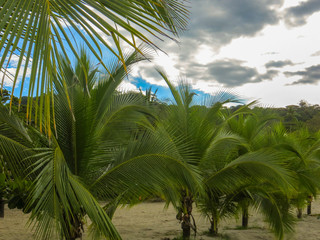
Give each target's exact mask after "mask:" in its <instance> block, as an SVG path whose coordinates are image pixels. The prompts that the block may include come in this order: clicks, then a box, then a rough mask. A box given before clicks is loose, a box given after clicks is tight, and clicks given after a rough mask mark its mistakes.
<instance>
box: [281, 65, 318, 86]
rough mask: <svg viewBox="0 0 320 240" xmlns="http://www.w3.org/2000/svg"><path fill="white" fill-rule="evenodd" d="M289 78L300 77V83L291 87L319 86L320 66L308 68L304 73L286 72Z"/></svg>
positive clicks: (294, 83) (296, 82) (297, 82)
mask: <svg viewBox="0 0 320 240" xmlns="http://www.w3.org/2000/svg"><path fill="white" fill-rule="evenodd" d="M284 74H285V75H286V76H287V77H292V76H300V77H301V78H300V79H299V80H298V81H295V82H293V83H291V84H289V85H297V84H317V83H318V82H319V81H320V64H319V65H314V66H311V67H308V68H306V69H305V70H302V71H295V72H284Z"/></svg>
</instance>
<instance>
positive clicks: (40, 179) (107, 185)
mask: <svg viewBox="0 0 320 240" xmlns="http://www.w3.org/2000/svg"><path fill="white" fill-rule="evenodd" d="M125 59H126V66H127V67H126V68H127V69H125V67H124V65H122V64H119V62H118V60H117V59H116V60H115V61H114V63H113V64H112V65H111V67H110V68H109V69H110V70H111V73H112V76H111V75H107V76H106V77H105V78H104V79H100V80H97V79H96V72H97V70H96V69H92V68H90V66H91V65H90V62H89V61H88V60H87V57H86V55H85V54H84V53H82V54H81V56H80V58H79V61H78V63H77V64H76V66H75V67H74V68H73V67H71V66H70V64H69V63H68V62H67V60H65V59H61V67H62V68H61V71H60V72H59V73H58V74H57V75H54V76H53V81H54V87H55V94H54V97H53V99H54V101H55V106H54V112H53V114H54V116H55V117H54V118H52V121H51V124H50V126H48V125H46V124H45V122H43V124H40V126H42V127H43V128H49V127H50V128H51V129H52V131H53V132H54V133H55V134H53V135H52V136H51V137H50V138H49V137H46V136H45V135H43V134H41V133H40V132H39V129H37V128H34V127H31V126H29V127H28V128H26V127H25V126H24V125H23V124H22V123H21V121H19V119H17V118H16V117H15V116H14V115H11V116H10V115H9V113H8V111H6V109H1V111H0V120H1V125H0V126H3V128H4V129H5V130H6V131H1V134H0V155H2V156H3V159H4V161H5V162H6V164H7V165H8V167H9V168H10V170H11V171H12V172H13V173H15V174H16V175H19V176H25V177H26V178H28V179H30V180H31V181H33V186H32V189H31V192H30V196H29V199H28V200H29V203H28V208H29V209H30V210H32V213H31V220H32V221H33V222H34V223H35V226H36V227H35V236H36V237H37V238H38V239H52V238H53V236H54V234H57V236H56V237H60V238H65V239H70V240H71V239H76V238H78V237H80V236H81V234H82V231H83V228H82V226H83V218H84V216H86V215H87V216H88V217H89V218H90V219H91V221H92V228H91V229H92V232H93V233H94V235H93V236H99V235H102V236H104V237H106V238H108V239H121V237H120V236H119V234H118V232H117V231H116V229H115V228H114V226H113V225H112V223H111V220H110V217H109V216H108V215H107V212H106V211H104V210H103V208H102V207H101V206H100V204H99V203H98V200H104V201H108V202H112V201H114V200H117V199H138V197H139V196H145V195H149V194H152V193H155V192H159V191H158V189H159V188H161V186H166V185H170V184H171V183H170V182H171V181H170V180H172V179H173V178H175V179H176V183H177V182H179V181H180V180H181V182H186V181H188V180H189V179H191V178H190V176H189V175H190V174H188V172H187V171H185V169H186V168H185V167H184V165H183V164H181V163H179V162H176V161H173V160H172V159H171V158H163V157H161V156H160V155H157V154H155V155H152V156H151V157H150V156H149V158H146V157H139V156H138V155H139V151H146V150H147V149H146V148H144V147H143V146H141V148H137V147H135V148H132V147H131V146H132V144H133V143H135V144H139V142H140V141H139V138H140V135H141V134H140V133H141V132H142V133H144V132H146V130H144V129H148V128H152V122H150V121H149V119H148V118H146V117H145V116H146V115H148V116H149V117H151V116H152V115H151V114H150V110H148V108H146V106H145V102H146V101H145V98H142V97H141V95H140V94H120V93H119V92H117V91H116V88H117V87H118V86H119V84H120V83H121V81H122V79H123V78H124V77H125V76H126V74H127V72H128V71H129V67H130V65H131V64H133V63H135V62H137V61H139V60H141V59H144V58H141V55H140V54H139V53H138V52H135V53H133V54H131V55H128V56H127V57H126V58H125ZM65 89H67V91H68V93H66V92H65ZM46 97H47V96H46ZM142 130H143V131H142ZM135 146H136V145H135ZM125 150H126V151H125ZM140 155H141V154H140ZM154 166H157V168H155V167H154ZM179 176H180V177H179ZM179 179H180V180H179ZM189 181H192V180H189Z"/></svg>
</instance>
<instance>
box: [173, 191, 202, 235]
mask: <svg viewBox="0 0 320 240" xmlns="http://www.w3.org/2000/svg"><path fill="white" fill-rule="evenodd" d="M192 203H193V200H192V196H191V195H188V194H187V192H186V191H185V190H183V191H182V198H181V209H180V211H179V213H178V215H177V219H178V220H180V221H181V228H182V238H183V239H190V235H191V228H192V229H193V230H194V231H195V233H196V232H197V229H196V226H195V223H194V219H193V217H192ZM191 218H192V220H193V224H192V223H191Z"/></svg>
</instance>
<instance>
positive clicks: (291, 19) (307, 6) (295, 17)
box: [285, 0, 320, 26]
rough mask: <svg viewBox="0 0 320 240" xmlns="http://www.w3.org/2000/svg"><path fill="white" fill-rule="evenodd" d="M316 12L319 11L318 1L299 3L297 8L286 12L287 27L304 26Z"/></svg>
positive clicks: (311, 0)
mask: <svg viewBox="0 0 320 240" xmlns="http://www.w3.org/2000/svg"><path fill="white" fill-rule="evenodd" d="M318 11H320V1H319V0H309V1H306V2H301V3H300V4H299V5H298V6H294V7H290V8H288V9H287V10H286V12H285V22H286V24H288V25H289V26H301V25H304V24H306V22H307V19H308V17H310V16H311V15H312V14H314V13H315V12H318Z"/></svg>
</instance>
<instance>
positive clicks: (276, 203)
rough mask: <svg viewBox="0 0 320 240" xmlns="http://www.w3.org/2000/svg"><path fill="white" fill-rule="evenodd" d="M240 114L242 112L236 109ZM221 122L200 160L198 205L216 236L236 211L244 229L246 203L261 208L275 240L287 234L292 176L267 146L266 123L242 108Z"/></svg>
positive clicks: (282, 158) (282, 156) (283, 157)
mask: <svg viewBox="0 0 320 240" xmlns="http://www.w3.org/2000/svg"><path fill="white" fill-rule="evenodd" d="M240 110H241V109H240ZM232 116H233V117H229V118H227V120H226V124H225V127H224V128H223V129H221V131H220V132H219V134H218V135H217V136H216V137H215V138H214V140H213V141H212V142H211V145H210V147H209V148H208V149H207V150H206V153H205V154H204V156H203V158H202V160H201V165H200V166H201V169H203V170H202V172H203V175H204V183H205V187H206V190H205V192H204V193H205V194H203V195H200V199H199V202H200V207H201V209H202V211H203V212H204V214H205V215H207V216H208V218H209V220H210V222H211V228H210V232H211V233H212V234H217V231H218V223H219V221H220V219H221V218H222V217H225V216H227V217H229V216H231V215H235V214H236V212H237V208H240V209H241V214H242V225H243V227H244V228H246V227H247V226H248V217H249V215H248V208H249V206H250V205H253V206H254V207H256V208H258V209H260V210H261V211H262V213H263V214H264V215H265V218H266V220H267V222H268V223H269V224H270V226H271V228H272V230H274V231H275V233H276V235H277V236H278V237H279V239H282V238H283V235H284V232H285V231H288V230H289V231H292V224H293V222H294V221H293V218H292V216H291V214H290V211H289V206H290V204H289V198H288V197H287V196H286V194H287V193H288V191H289V190H291V189H293V187H292V182H293V174H292V173H291V172H290V170H289V169H287V166H286V165H285V164H284V162H285V160H286V159H287V158H286V155H285V154H282V153H281V152H280V151H277V150H275V149H272V148H271V147H270V143H269V142H270V141H269V138H268V132H269V131H270V130H271V129H272V128H271V126H272V125H270V123H269V122H270V121H269V120H262V119H261V120H258V119H256V117H255V116H253V115H252V113H251V112H250V110H249V109H245V107H244V108H243V109H242V110H241V111H239V110H238V111H236V112H234V113H233V115H232Z"/></svg>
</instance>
